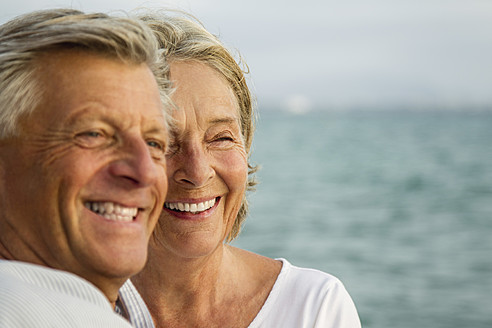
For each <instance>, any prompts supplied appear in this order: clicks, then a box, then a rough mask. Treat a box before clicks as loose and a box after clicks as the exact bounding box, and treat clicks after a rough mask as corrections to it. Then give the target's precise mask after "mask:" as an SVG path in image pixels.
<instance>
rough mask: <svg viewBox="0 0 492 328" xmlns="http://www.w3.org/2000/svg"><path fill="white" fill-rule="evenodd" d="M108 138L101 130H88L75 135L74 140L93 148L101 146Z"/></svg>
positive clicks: (83, 145)
mask: <svg viewBox="0 0 492 328" xmlns="http://www.w3.org/2000/svg"><path fill="white" fill-rule="evenodd" d="M107 140H108V138H106V134H105V133H104V132H103V131H98V130H89V131H83V132H80V133H78V134H76V135H75V141H76V142H77V144H79V145H80V146H82V147H86V148H94V147H99V146H102V145H104V144H105V143H106V141H107Z"/></svg>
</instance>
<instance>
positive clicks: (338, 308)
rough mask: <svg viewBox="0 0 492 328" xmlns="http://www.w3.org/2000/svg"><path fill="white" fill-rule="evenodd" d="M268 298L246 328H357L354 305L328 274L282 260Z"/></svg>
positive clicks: (358, 321) (358, 322)
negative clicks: (280, 268)
mask: <svg viewBox="0 0 492 328" xmlns="http://www.w3.org/2000/svg"><path fill="white" fill-rule="evenodd" d="M278 260H280V261H282V262H283V266H282V270H281V271H280V274H279V276H278V277H277V281H276V282H275V284H274V286H273V288H272V291H271V292H270V295H269V296H268V298H267V300H266V301H265V304H264V305H263V307H262V308H261V310H260V312H258V315H257V316H256V318H255V319H254V320H253V322H252V323H251V324H250V325H249V328H271V327H282V328H360V327H361V324H360V320H359V316H358V314H357V310H356V308H355V305H354V302H353V301H352V299H351V298H350V296H349V294H348V292H347V290H346V289H345V287H344V286H343V284H342V283H341V282H340V280H338V279H337V278H336V277H334V276H332V275H329V274H327V273H324V272H321V271H318V270H314V269H306V268H298V267H295V266H293V265H292V264H290V263H289V262H288V261H287V260H285V259H278Z"/></svg>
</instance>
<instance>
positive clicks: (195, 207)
mask: <svg viewBox="0 0 492 328" xmlns="http://www.w3.org/2000/svg"><path fill="white" fill-rule="evenodd" d="M214 205H215V198H214V199H211V200H207V201H205V202H201V203H164V207H166V208H168V209H170V210H175V211H181V212H191V213H193V214H196V213H199V212H203V211H206V210H208V209H209V208H212V207H213V206H214Z"/></svg>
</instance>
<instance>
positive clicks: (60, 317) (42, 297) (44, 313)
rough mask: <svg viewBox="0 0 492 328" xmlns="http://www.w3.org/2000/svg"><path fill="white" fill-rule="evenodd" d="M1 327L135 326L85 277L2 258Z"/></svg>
mask: <svg viewBox="0 0 492 328" xmlns="http://www.w3.org/2000/svg"><path fill="white" fill-rule="evenodd" d="M0 327H14V328H15V327H22V328H24V327H46V328H47V327H50V328H58V327H60V328H61V327H63V328H66V327H80V328H82V327H84V328H87V327H91V328H99V327H101V328H112V327H115V328H117V327H118V328H131V327H132V326H131V324H130V323H129V322H128V321H126V320H125V319H124V318H122V317H121V316H119V315H118V314H116V313H115V312H114V311H113V309H112V308H111V305H110V303H109V302H108V300H107V298H106V297H105V296H104V294H103V293H102V292H101V291H100V290H99V289H97V288H96V287H95V286H94V285H92V284H91V283H89V282H88V281H86V280H84V279H82V278H80V277H78V276H76V275H74V274H71V273H68V272H64V271H60V270H55V269H51V268H46V267H43V266H39V265H34V264H30V263H24V262H18V261H7V260H0Z"/></svg>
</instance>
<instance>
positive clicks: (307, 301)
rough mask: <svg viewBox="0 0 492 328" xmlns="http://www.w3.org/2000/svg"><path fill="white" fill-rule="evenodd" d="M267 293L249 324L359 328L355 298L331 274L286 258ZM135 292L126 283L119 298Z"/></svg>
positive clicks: (269, 327) (260, 327)
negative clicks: (305, 266) (294, 262)
mask: <svg viewBox="0 0 492 328" xmlns="http://www.w3.org/2000/svg"><path fill="white" fill-rule="evenodd" d="M278 260H280V261H282V263H283V266H282V270H281V271H280V274H279V275H278V277H277V281H276V282H275V284H274V286H273V288H272V290H271V292H270V295H269V296H268V298H267V300H266V301H265V304H264V305H263V307H262V308H261V310H260V312H258V314H257V316H256V318H255V319H254V320H253V322H252V323H251V324H250V325H249V328H272V327H282V328H360V327H361V324H360V320H359V316H358V315H357V310H356V309H355V305H354V302H353V301H352V299H351V298H350V296H349V294H348V292H347V290H346V289H345V287H344V286H343V284H342V283H341V282H340V280H338V279H337V278H335V277H334V276H332V275H329V274H327V273H324V272H321V271H318V270H314V269H305V268H298V267H295V266H293V265H292V264H290V263H289V262H288V261H287V260H285V259H278ZM129 293H137V295H138V292H137V291H136V290H135V287H134V286H133V284H131V285H128V284H125V288H124V289H121V290H120V298H121V299H122V300H123V301H125V302H126V300H127V299H128V297H129V295H128V294H129Z"/></svg>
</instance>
